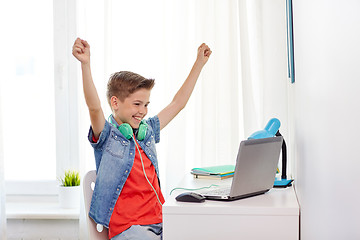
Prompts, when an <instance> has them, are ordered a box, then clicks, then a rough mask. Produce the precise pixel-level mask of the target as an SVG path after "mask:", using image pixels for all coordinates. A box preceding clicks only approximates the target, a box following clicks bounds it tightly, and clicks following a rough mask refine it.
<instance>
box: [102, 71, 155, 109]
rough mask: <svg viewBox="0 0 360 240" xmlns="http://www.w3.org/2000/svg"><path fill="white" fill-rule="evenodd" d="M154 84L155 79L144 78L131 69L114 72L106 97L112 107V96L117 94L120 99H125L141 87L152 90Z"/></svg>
mask: <svg viewBox="0 0 360 240" xmlns="http://www.w3.org/2000/svg"><path fill="white" fill-rule="evenodd" d="M154 84H155V80H154V79H147V78H144V77H143V76H141V75H139V74H137V73H133V72H129V71H121V72H116V73H113V74H112V75H111V76H110V79H109V82H108V84H107V91H106V97H107V100H108V103H109V105H110V107H111V100H110V99H111V97H112V96H116V97H117V98H119V99H120V101H124V100H125V98H127V97H128V96H129V95H130V94H132V93H134V92H135V91H136V90H139V89H141V88H145V89H148V90H151V89H152V88H153V87H154Z"/></svg>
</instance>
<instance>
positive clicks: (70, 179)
mask: <svg viewBox="0 0 360 240" xmlns="http://www.w3.org/2000/svg"><path fill="white" fill-rule="evenodd" d="M60 181H61V186H64V187H73V186H80V174H79V172H78V171H71V170H67V171H65V174H64V177H63V178H60Z"/></svg>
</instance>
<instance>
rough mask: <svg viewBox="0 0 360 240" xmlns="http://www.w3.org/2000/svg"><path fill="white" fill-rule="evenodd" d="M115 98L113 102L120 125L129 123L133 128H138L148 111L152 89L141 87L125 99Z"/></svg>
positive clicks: (115, 115)
mask: <svg viewBox="0 0 360 240" xmlns="http://www.w3.org/2000/svg"><path fill="white" fill-rule="evenodd" d="M113 98H116V97H113ZM113 98H112V100H111V102H112V106H113V111H114V117H115V120H116V121H117V123H118V124H120V125H121V124H123V123H128V124H130V126H131V127H132V128H138V127H139V124H140V122H141V120H142V119H143V118H144V117H145V116H146V114H147V112H148V109H147V107H148V105H149V103H150V102H149V99H150V90H148V89H145V88H141V89H139V90H137V91H135V92H134V93H132V94H130V95H129V96H128V97H127V98H125V99H124V101H120V99H118V98H116V99H113Z"/></svg>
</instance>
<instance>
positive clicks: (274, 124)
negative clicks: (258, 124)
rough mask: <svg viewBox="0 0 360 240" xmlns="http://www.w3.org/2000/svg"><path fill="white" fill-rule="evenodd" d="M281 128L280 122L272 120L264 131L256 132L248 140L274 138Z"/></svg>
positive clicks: (275, 119)
mask: <svg viewBox="0 0 360 240" xmlns="http://www.w3.org/2000/svg"><path fill="white" fill-rule="evenodd" d="M279 128H280V120H279V119H277V118H272V119H270V120H269V122H268V123H267V124H266V126H265V128H264V129H263V130H260V131H257V132H254V133H253V134H251V135H250V137H249V138H248V139H259V138H269V137H274V136H275V135H276V133H277V131H278V130H279Z"/></svg>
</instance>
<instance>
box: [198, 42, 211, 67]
mask: <svg viewBox="0 0 360 240" xmlns="http://www.w3.org/2000/svg"><path fill="white" fill-rule="evenodd" d="M211 53H212V51H211V50H210V48H209V47H208V45H206V44H205V43H203V44H201V45H200V47H199V48H198V54H197V58H196V61H197V62H199V63H201V64H202V65H205V64H206V63H207V61H208V60H209V57H210V55H211Z"/></svg>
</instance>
